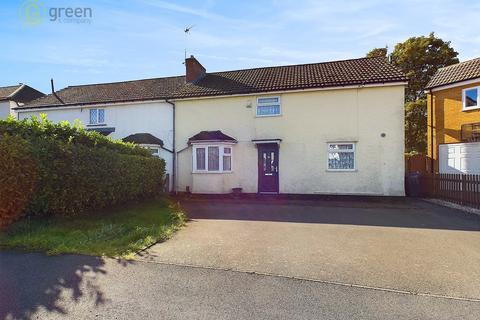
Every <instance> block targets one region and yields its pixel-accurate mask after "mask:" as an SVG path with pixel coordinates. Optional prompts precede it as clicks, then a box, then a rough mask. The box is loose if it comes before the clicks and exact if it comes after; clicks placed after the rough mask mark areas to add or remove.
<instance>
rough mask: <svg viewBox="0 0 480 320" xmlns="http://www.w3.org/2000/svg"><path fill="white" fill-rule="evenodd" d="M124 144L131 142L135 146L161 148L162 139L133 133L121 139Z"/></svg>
mask: <svg viewBox="0 0 480 320" xmlns="http://www.w3.org/2000/svg"><path fill="white" fill-rule="evenodd" d="M122 140H123V141H124V142H132V143H136V144H158V145H160V146H162V147H163V141H162V139H159V138H157V137H155V136H154V135H153V134H150V133H135V134H131V135H129V136H127V137H125V138H123V139H122Z"/></svg>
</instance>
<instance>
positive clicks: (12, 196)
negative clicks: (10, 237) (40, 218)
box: [0, 134, 37, 229]
mask: <svg viewBox="0 0 480 320" xmlns="http://www.w3.org/2000/svg"><path fill="white" fill-rule="evenodd" d="M36 177H37V171H36V166H35V163H34V161H33V160H32V157H31V152H30V149H29V145H28V143H27V142H26V141H25V140H24V139H22V138H20V137H18V136H11V135H8V134H4V135H2V136H1V137H0V229H2V228H3V227H5V226H6V225H8V224H9V223H11V222H13V221H15V220H16V219H18V218H19V217H20V216H21V215H22V213H23V212H24V211H25V210H24V209H25V207H26V206H27V203H28V201H29V199H30V197H31V195H32V192H33V190H34V187H35V182H36Z"/></svg>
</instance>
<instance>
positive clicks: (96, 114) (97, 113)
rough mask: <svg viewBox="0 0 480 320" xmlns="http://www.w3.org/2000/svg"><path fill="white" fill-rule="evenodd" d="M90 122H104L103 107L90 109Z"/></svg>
mask: <svg viewBox="0 0 480 320" xmlns="http://www.w3.org/2000/svg"><path fill="white" fill-rule="evenodd" d="M90 124H91V125H96V124H105V109H90Z"/></svg>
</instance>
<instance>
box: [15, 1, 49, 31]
mask: <svg viewBox="0 0 480 320" xmlns="http://www.w3.org/2000/svg"><path fill="white" fill-rule="evenodd" d="M18 15H19V17H20V20H22V21H23V23H24V24H26V25H29V26H31V27H33V26H38V25H39V24H41V23H42V21H43V18H42V3H41V2H39V1H38V0H25V1H23V2H22V4H21V5H20V8H19V10H18Z"/></svg>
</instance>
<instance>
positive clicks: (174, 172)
mask: <svg viewBox="0 0 480 320" xmlns="http://www.w3.org/2000/svg"><path fill="white" fill-rule="evenodd" d="M165 102H166V103H168V104H170V105H171V106H172V118H173V123H172V129H173V138H172V151H171V152H172V155H173V158H172V191H173V193H174V194H176V193H177V186H176V185H177V184H176V178H177V174H176V172H177V167H176V166H177V153H176V152H175V103H174V102H172V101H170V100H168V99H165Z"/></svg>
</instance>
